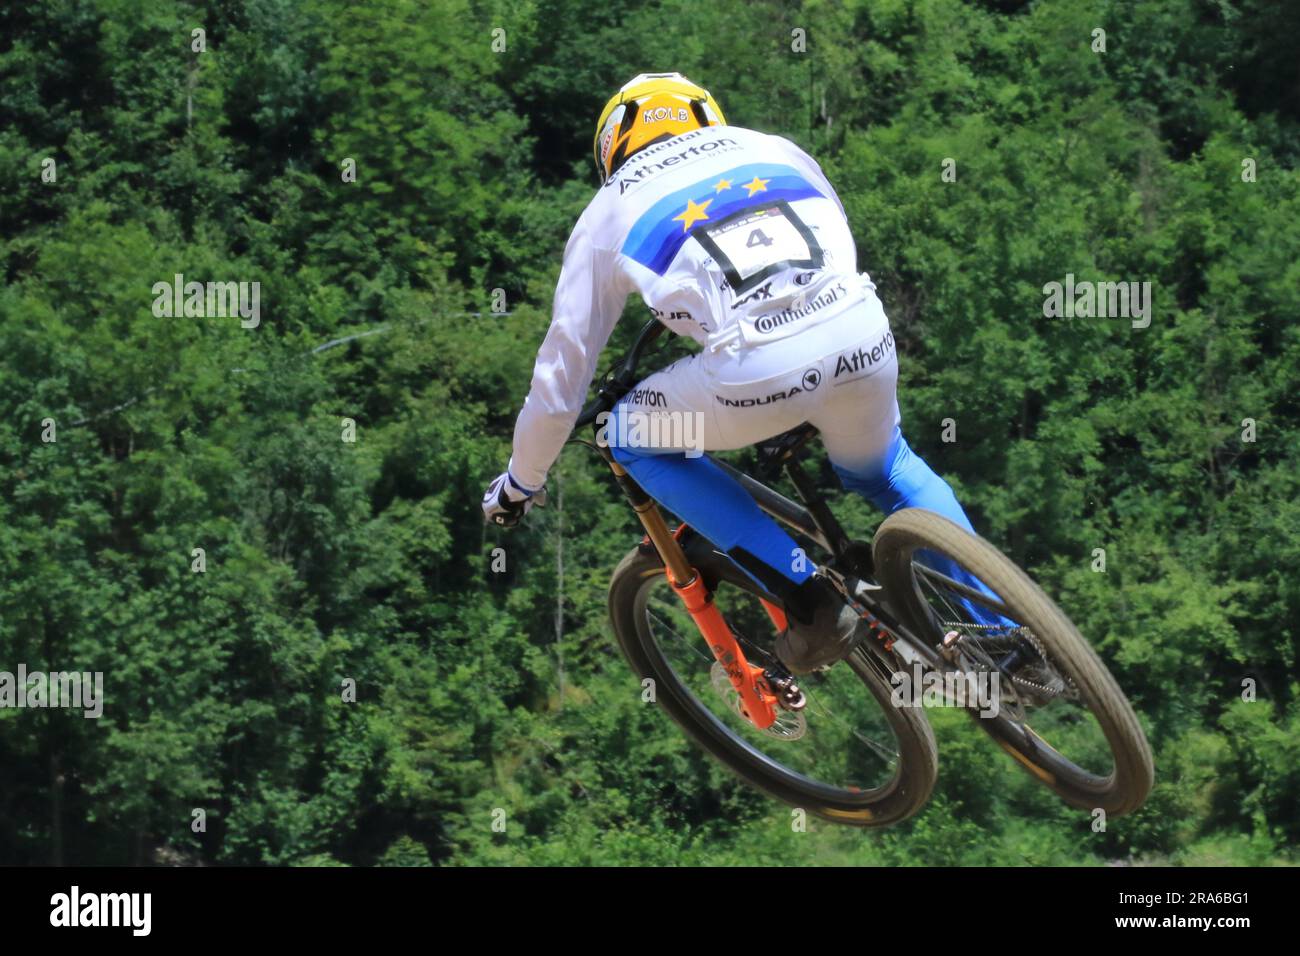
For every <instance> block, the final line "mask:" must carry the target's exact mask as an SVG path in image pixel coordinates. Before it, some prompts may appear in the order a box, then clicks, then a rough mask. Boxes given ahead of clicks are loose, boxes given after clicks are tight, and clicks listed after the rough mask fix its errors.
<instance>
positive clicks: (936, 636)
mask: <svg viewBox="0 0 1300 956" xmlns="http://www.w3.org/2000/svg"><path fill="white" fill-rule="evenodd" d="M872 552H873V556H874V560H875V568H876V573H877V576H878V579H879V582H880V584H882V585H883V586H884V588H885V593H886V595H887V596H888V599H889V602H890V604H891V606H892V607H893V608H894V610H895V612H896V613H897V614H898V615H899V617H900V618H901V619H902V621H903V623H904V624H905V625H907V627H909V628H910V629H912V631H913V632H914V633H915V634H916V635H917V636H918V638H920V639H921V640H924V641H926V642H927V643H929V644H930V646H931V647H932V648H933V649H934V650H935V651H936V652H937V653H938V654H939V655H941V656H944V655H946V657H945V665H946V667H947V668H948V670H949V672H951V673H952V674H954V675H964V674H970V675H972V676H976V677H978V675H979V674H980V673H983V674H985V675H986V676H987V677H989V678H992V677H993V676H994V675H995V674H996V680H992V681H989V682H990V683H993V684H994V686H996V687H997V688H998V694H997V698H998V706H997V708H985V709H986V710H990V711H991V710H994V709H996V714H994V715H992V716H984V717H981V716H980V715H979V714H978V713H977V711H976V709H975V708H971V709H970V710H969V711H968V712H969V713H971V715H972V716H973V717H975V718H976V720H977V722H978V723H979V725H980V726H981V727H982V728H983V729H984V730H985V731H987V732H988V733H989V735H990V736H992V737H993V739H994V741H996V742H997V744H998V745H999V746H1001V747H1002V748H1003V749H1004V750H1006V751H1007V752H1008V753H1009V754H1011V756H1013V757H1014V758H1015V759H1016V760H1017V761H1018V762H1019V763H1020V764H1021V766H1023V767H1024V768H1025V769H1026V770H1027V771H1029V773H1031V774H1032V775H1033V776H1034V777H1036V778H1037V779H1038V780H1040V781H1041V782H1042V783H1043V784H1045V785H1046V786H1047V787H1049V788H1050V789H1051V790H1053V791H1054V792H1055V793H1056V794H1057V795H1059V796H1060V797H1061V798H1062V799H1063V800H1064V801H1065V802H1066V803H1069V804H1070V805H1072V806H1076V807H1080V808H1082V809H1088V810H1095V809H1101V810H1104V811H1105V812H1106V813H1108V814H1113V815H1119V814H1122V813H1129V812H1131V811H1133V810H1136V809H1137V808H1138V807H1140V806H1141V805H1142V804H1143V802H1144V801H1145V800H1146V798H1147V795H1148V794H1149V793H1150V791H1151V787H1152V784H1153V782H1154V770H1153V764H1152V758H1151V748H1150V745H1149V744H1148V743H1147V739H1146V735H1145V734H1143V732H1142V728H1141V726H1140V725H1139V724H1138V720H1137V716H1136V714H1134V712H1133V708H1132V707H1131V706H1130V705H1129V702H1128V699H1127V698H1126V697H1125V696H1124V693H1123V691H1121V690H1120V688H1119V685H1118V684H1117V683H1116V682H1115V678H1114V677H1112V676H1111V674H1110V672H1109V671H1108V670H1107V669H1106V666H1105V665H1104V664H1103V663H1102V662H1101V660H1100V659H1099V658H1098V657H1097V655H1096V653H1095V652H1094V651H1093V650H1092V648H1091V647H1090V646H1089V645H1088V643H1087V641H1085V640H1084V638H1083V636H1082V635H1081V634H1080V633H1079V631H1078V629H1077V628H1076V627H1075V626H1074V624H1073V623H1072V622H1071V621H1070V619H1069V618H1068V617H1066V615H1065V614H1064V612H1062V611H1061V609H1060V608H1058V607H1057V606H1056V604H1055V603H1054V602H1053V601H1052V600H1051V599H1050V598H1049V597H1048V596H1047V595H1046V594H1045V593H1043V591H1042V589H1041V588H1039V587H1038V585H1037V584H1035V583H1034V582H1033V581H1032V580H1031V579H1030V578H1029V576H1028V575H1027V574H1025V573H1024V572H1023V571H1022V570H1020V568H1018V567H1017V566H1016V565H1015V563H1014V562H1012V561H1011V560H1010V559H1009V558H1007V557H1006V555H1004V554H1002V552H1001V551H999V550H998V549H997V548H995V547H993V545H991V544H989V543H988V542H987V541H985V540H984V539H982V538H979V537H977V536H975V535H972V534H970V533H969V532H967V531H966V530H965V529H963V528H961V527H959V526H958V525H956V524H954V523H953V522H951V521H949V520H948V519H947V518H944V517H942V516H940V515H938V514H935V513H934V512H931V511H925V510H922V509H919V508H909V509H904V510H902V511H898V512H895V513H894V514H892V515H890V516H889V517H888V518H886V519H885V521H884V522H883V523H882V524H881V525H880V528H879V529H878V530H877V531H876V536H875V539H874V541H873V543H872ZM936 555H938V556H941V559H940V560H942V558H947V559H948V560H949V561H951V562H953V563H955V564H956V565H957V566H959V567H960V568H961V569H963V570H964V571H966V572H967V573H968V574H970V575H973V576H974V577H975V578H976V579H977V580H978V581H979V582H981V583H983V584H984V586H985V587H986V588H987V589H988V591H990V592H992V593H991V595H986V594H981V593H980V592H979V591H978V589H975V590H972V589H971V588H970V587H969V586H966V587H965V588H963V587H962V586H961V585H962V582H961V581H956V580H955V579H953V578H952V577H951V576H950V575H948V574H943V573H940V572H938V571H936V570H935V563H936V562H935V560H934V557H935V556H936ZM946 567H947V568H948V569H949V570H951V565H948V566H946ZM998 615H1001V617H1003V618H1005V619H1009V620H1010V622H1011V623H1012V624H1013V625H1015V626H1013V627H1010V628H1008V627H1005V626H1002V624H1001V622H999V623H997V624H990V623H987V622H988V620H989V619H990V617H996V616H998ZM1031 721H1032V723H1033V726H1032V727H1031V726H1030V723H1031ZM1049 740H1050V741H1052V742H1051V743H1049ZM1066 752H1068V753H1069V756H1067V755H1066Z"/></svg>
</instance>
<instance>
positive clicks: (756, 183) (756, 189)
mask: <svg viewBox="0 0 1300 956" xmlns="http://www.w3.org/2000/svg"><path fill="white" fill-rule="evenodd" d="M771 181H772V180H770V179H759V178H758V177H757V176H755V177H754V178H753V179H751V180H750V181H749V182H747V183H745V185H744V187H743V188H744V189H748V190H749V194H750V195H751V196H752V195H754V193H765V192H767V184H768V183H770V182H771Z"/></svg>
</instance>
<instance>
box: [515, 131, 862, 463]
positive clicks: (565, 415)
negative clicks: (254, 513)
mask: <svg viewBox="0 0 1300 956" xmlns="http://www.w3.org/2000/svg"><path fill="white" fill-rule="evenodd" d="M633 292H637V293H640V295H641V298H642V299H643V300H644V301H645V304H646V305H647V306H649V308H650V311H651V312H652V313H653V314H654V315H655V316H656V317H657V318H658V319H659V320H660V321H662V322H663V323H664V324H665V325H666V326H668V328H669V329H671V330H672V331H673V332H676V333H678V334H679V335H687V336H690V337H691V338H693V339H694V340H695V341H697V342H699V343H700V344H701V345H703V346H705V347H706V348H710V349H728V350H734V349H747V348H749V347H751V346H753V345H759V344H765V343H768V342H772V341H777V340H780V339H782V338H785V337H787V336H790V335H795V334H798V333H799V332H801V331H803V330H805V329H807V328H810V327H812V326H814V325H817V324H820V323H821V322H822V321H824V320H826V319H829V318H832V317H833V316H836V315H839V314H840V313H842V312H843V311H844V310H845V309H847V308H850V307H852V306H854V305H856V304H859V303H861V302H862V300H863V291H862V285H861V282H860V280H859V277H858V273H857V253H856V250H855V248H854V245H853V238H852V236H851V235H850V234H849V228H848V223H847V220H846V218H845V215H844V207H843V206H842V205H841V203H840V200H839V197H838V196H836V195H835V190H834V189H832V188H831V185H830V183H829V182H828V181H827V180H826V177H825V176H824V175H823V174H822V171H821V167H820V166H818V165H817V162H816V161H815V160H814V159H813V158H812V157H811V156H809V155H808V154H807V153H805V152H804V151H803V150H801V149H800V148H799V147H798V146H796V145H795V144H794V143H792V142H790V141H789V140H787V139H783V138H782V137H780V136H772V135H769V134H766V133H759V132H755V131H754V130H748V129H742V128H740V127H736V126H712V127H707V128H704V129H698V130H692V131H690V132H688V133H683V134H682V135H681V136H677V137H674V138H673V139H670V140H666V141H664V142H662V143H657V144H655V145H653V146H649V147H647V148H645V149H643V150H641V151H640V152H638V153H637V154H636V155H634V156H633V157H632V158H631V159H629V160H628V161H627V162H626V163H624V164H623V166H621V167H620V168H619V169H618V170H617V171H616V172H615V173H614V175H613V176H611V177H610V178H609V180H608V182H606V183H605V185H604V186H603V187H602V188H601V190H600V192H599V193H597V194H596V196H595V198H594V199H592V201H591V203H590V204H588V206H587V208H586V209H585V210H584V211H583V213H582V215H581V217H579V219H578V223H577V225H576V226H575V227H574V229H573V234H572V235H571V236H570V237H569V242H568V245H567V246H566V247H565V250H564V265H563V268H562V270H561V272H560V280H559V283H558V285H557V286H556V290H555V302H554V307H553V312H552V319H551V327H550V330H549V331H548V332H547V335H546V339H545V341H543V343H542V347H541V350H540V351H539V353H538V356H537V364H536V366H535V367H534V370H533V379H532V385H531V388H530V390H529V393H528V398H527V400H526V401H525V403H524V407H523V411H521V412H520V414H519V419H518V421H517V423H516V425H515V435H514V455H513V457H512V458H511V461H510V472H511V474H512V475H513V476H514V477H515V480H516V481H518V482H519V483H520V484H521V485H523V486H524V487H526V488H531V489H537V488H540V487H541V486H542V485H543V484H544V483H545V480H546V473H547V471H548V470H549V469H550V467H551V465H552V464H553V463H554V461H555V459H556V458H557V457H558V456H559V453H560V451H561V449H562V448H563V446H564V442H565V440H566V439H567V438H568V436H569V433H570V432H571V431H572V429H573V423H574V421H575V420H576V419H577V417H578V413H579V411H581V409H582V405H583V403H584V400H585V397H586V394H587V389H588V387H589V386H590V385H591V380H592V378H593V377H594V374H595V369H596V362H597V359H598V357H599V355H600V352H601V350H602V349H603V348H604V347H605V343H606V341H607V340H608V339H609V336H610V333H611V332H612V331H613V328H614V323H615V322H617V321H618V317H619V316H620V315H621V314H622V311H623V306H624V304H625V303H626V300H627V297H628V296H629V295H630V294H632V293H633Z"/></svg>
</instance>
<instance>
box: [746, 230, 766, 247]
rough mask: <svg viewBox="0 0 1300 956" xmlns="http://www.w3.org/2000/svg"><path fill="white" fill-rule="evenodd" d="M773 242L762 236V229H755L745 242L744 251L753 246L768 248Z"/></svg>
mask: <svg viewBox="0 0 1300 956" xmlns="http://www.w3.org/2000/svg"><path fill="white" fill-rule="evenodd" d="M772 242H773V240H771V239H769V238H768V237H767V236H766V235H764V234H763V230H762V229H755V230H754V231H753V232H751V233H750V234H749V239H747V240H746V241H745V248H746V249H753V248H754V247H755V246H770V245H771V244H772Z"/></svg>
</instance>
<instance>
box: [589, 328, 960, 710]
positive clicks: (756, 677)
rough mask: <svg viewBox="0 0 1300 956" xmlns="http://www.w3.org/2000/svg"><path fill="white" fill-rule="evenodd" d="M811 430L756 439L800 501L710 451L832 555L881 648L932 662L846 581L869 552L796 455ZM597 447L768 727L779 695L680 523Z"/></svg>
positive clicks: (860, 572)
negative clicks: (719, 603) (749, 652)
mask: <svg viewBox="0 0 1300 956" xmlns="http://www.w3.org/2000/svg"><path fill="white" fill-rule="evenodd" d="M663 329H664V326H663V325H662V324H661V323H660V322H659V321H658V320H657V319H652V320H651V321H650V322H649V323H647V324H646V325H645V326H644V327H643V328H642V329H641V332H640V334H639V335H638V337H637V340H636V342H635V344H634V345H633V347H632V349H631V351H630V352H629V353H628V355H627V357H626V358H625V359H624V360H623V361H622V362H621V363H620V364H619V365H618V366H617V367H616V368H615V370H613V371H612V372H611V374H610V375H609V376H607V378H606V380H605V381H604V383H602V385H601V386H600V388H599V389H598V393H597V397H596V398H595V399H594V400H593V401H592V403H591V404H590V405H588V407H587V408H586V409H584V411H583V413H582V415H581V416H580V417H579V418H578V421H577V424H576V426H575V427H581V426H583V425H588V424H593V423H596V421H597V418H598V416H599V415H600V414H601V413H602V412H609V411H612V409H613V407H614V405H615V404H617V402H618V401H619V400H620V399H621V398H622V397H623V395H625V394H626V393H627V391H628V390H630V389H631V388H632V386H633V385H635V384H636V382H637V381H638V380H639V374H638V372H637V365H638V364H639V362H640V359H641V355H642V353H643V352H644V350H645V348H646V347H647V346H648V345H649V344H650V342H652V341H653V340H654V339H655V338H657V337H658V335H659V334H660V333H661V332H662V331H663ZM816 434H817V429H816V428H814V427H813V426H812V425H809V424H806V423H805V424H804V425H801V426H799V427H798V428H795V429H793V430H791V431H789V432H786V433H785V434H783V435H779V436H777V437H776V438H774V439H772V440H771V441H770V442H767V443H764V444H763V445H760V446H759V456H760V469H761V470H764V471H768V470H772V471H774V470H776V469H779V468H783V469H784V470H785V472H786V474H787V475H788V476H789V477H790V480H791V482H792V483H793V484H794V487H795V489H796V491H797V492H798V493H799V497H800V498H802V499H803V502H804V503H803V504H800V503H798V502H796V501H792V500H791V499H789V498H787V497H786V496H785V495H782V494H780V493H779V492H777V491H774V490H773V489H771V488H769V487H768V486H767V485H765V484H763V483H762V482H760V481H758V480H757V479H755V478H753V477H751V476H750V475H747V474H745V473H744V472H742V471H739V470H737V469H736V468H733V467H732V466H731V465H728V464H727V463H726V462H722V461H718V460H717V459H716V458H712V456H709V457H710V458H712V460H713V461H714V462H715V463H716V464H717V465H718V466H719V467H720V468H722V469H723V470H724V471H725V472H727V474H729V475H731V477H732V478H734V479H735V480H736V481H737V482H739V483H740V485H741V487H743V488H744V489H745V490H746V491H747V492H748V493H749V494H750V495H751V496H752V497H753V498H754V500H755V502H757V504H758V506H759V507H760V508H761V509H762V510H763V511H765V512H766V513H767V514H769V515H771V516H772V517H773V518H775V519H776V520H777V521H780V522H781V523H782V524H785V525H786V526H787V527H789V528H790V529H791V530H793V531H795V532H796V533H798V534H801V535H803V536H804V537H805V538H806V539H808V540H809V541H811V542H812V543H814V544H816V545H817V546H818V547H820V548H822V549H823V550H825V551H827V552H829V553H830V554H831V555H832V561H831V562H830V563H829V566H827V567H821V568H819V570H820V571H821V572H823V573H826V574H827V576H828V577H830V579H831V582H832V584H834V585H835V586H836V588H837V589H838V590H839V591H840V592H841V593H842V594H843V595H844V597H845V599H846V600H847V601H849V602H850V603H851V604H852V605H853V606H854V608H855V609H856V610H857V612H858V613H859V615H861V616H862V617H863V618H865V619H866V620H867V623H868V625H869V626H870V628H871V631H872V633H873V634H874V635H875V637H876V638H877V641H878V642H879V646H880V648H881V650H883V652H884V653H886V654H889V653H890V652H895V653H897V654H898V656H900V657H902V658H903V659H904V660H906V661H909V662H910V661H911V660H914V659H916V658H917V657H919V658H921V659H924V660H925V661H926V663H928V664H930V665H931V666H937V665H938V663H939V661H938V660H937V659H936V658H937V655H935V653H934V651H933V650H932V649H931V648H928V647H927V646H926V645H925V644H923V643H922V642H920V641H917V640H916V639H915V638H914V637H913V636H912V635H911V634H909V633H908V632H907V630H906V629H905V628H904V627H903V626H902V625H901V624H899V623H898V621H897V620H895V619H894V617H893V615H892V614H890V613H889V611H888V610H887V609H886V608H884V607H883V605H882V604H881V603H880V602H879V601H877V600H876V599H875V598H874V597H873V596H872V592H871V590H870V589H871V588H874V585H868V590H866V591H865V593H864V592H863V591H862V590H860V589H859V588H857V587H854V586H853V585H852V583H851V582H855V581H861V582H868V581H869V580H870V578H871V577H872V570H871V552H870V549H869V548H868V547H866V546H865V545H862V544H859V543H856V542H853V541H852V540H850V539H849V537H848V535H847V534H845V532H844V529H843V528H842V527H841V525H840V523H839V521H838V520H837V519H836V518H835V516H834V515H833V514H832V513H831V511H830V508H829V507H828V506H827V504H826V500H825V498H823V497H822V495H821V492H820V491H819V489H818V488H817V486H816V484H815V483H814V482H813V480H812V479H811V478H810V477H809V476H808V474H807V472H805V471H804V470H803V468H802V466H801V465H800V464H799V461H798V460H797V458H796V455H797V453H798V451H799V449H801V448H802V447H803V446H804V445H805V444H806V443H807V442H808V441H809V440H810V439H811V438H813V437H814V436H816ZM597 450H598V451H599V452H600V454H601V457H603V458H604V459H605V462H606V463H607V464H608V465H609V468H610V470H611V471H612V472H613V475H614V479H615V481H617V482H618V484H619V487H620V488H621V489H622V490H623V494H624V496H625V497H626V498H627V500H628V503H629V504H630V505H631V506H632V510H633V511H634V512H635V513H636V515H637V518H638V519H639V520H640V522H641V526H642V527H643V528H644V529H645V533H646V537H647V539H648V540H649V542H650V543H651V544H652V545H654V548H655V550H656V551H657V552H658V553H659V557H660V558H661V559H662V560H663V562H664V572H665V574H666V575H667V577H668V581H669V583H670V584H671V585H672V587H673V591H674V592H675V593H676V594H677V596H678V598H680V599H681V601H682V603H683V605H685V607H686V610H687V613H689V614H690V616H691V619H692V620H693V621H694V622H695V625H696V626H697V627H698V628H699V630H700V633H701V635H702V636H703V637H704V640H705V643H706V644H707V645H708V647H709V650H710V652H711V653H712V654H713V657H714V659H715V660H717V661H718V662H719V663H720V664H721V665H722V667H723V669H724V670H725V672H726V674H727V678H728V679H729V680H730V681H731V685H732V687H734V688H735V689H736V692H737V693H738V694H739V695H740V700H741V713H742V715H743V716H744V717H745V718H746V719H748V720H749V721H750V722H751V723H753V724H754V726H755V727H758V728H759V729H760V730H763V729H766V728H768V727H770V726H771V725H772V724H773V723H775V721H776V719H777V717H778V715H779V712H780V705H779V702H778V695H777V693H776V692H775V691H774V689H773V687H772V685H771V682H770V680H769V677H768V674H767V672H766V671H765V670H764V669H763V668H762V667H759V666H758V665H756V664H752V663H750V662H749V661H748V659H747V658H746V657H745V652H744V650H743V649H742V648H741V646H740V643H739V642H738V641H737V640H736V636H735V635H734V634H733V633H732V632H731V628H730V627H728V626H727V623H726V621H725V620H724V619H723V617H722V613H721V612H720V611H719V610H718V608H717V607H716V606H715V605H714V603H713V597H712V594H711V593H710V591H709V589H708V587H707V586H706V584H705V582H704V579H703V577H702V575H701V574H700V573H699V571H698V570H696V568H694V567H693V566H692V565H691V563H690V560H689V559H688V557H687V555H686V552H685V550H683V548H682V545H681V538H682V535H683V534H684V533H685V531H686V525H681V526H679V527H678V528H677V529H676V530H675V531H672V530H669V528H668V525H667V523H666V522H665V520H664V517H663V514H662V513H661V512H660V510H659V507H658V505H657V504H656V503H655V501H654V499H653V498H651V497H650V496H649V495H648V494H647V493H646V491H645V490H644V489H643V488H642V487H641V486H640V485H638V484H637V483H636V481H635V480H634V479H633V478H632V476H631V475H630V474H628V472H627V469H625V468H624V467H623V466H622V465H620V464H619V463H618V461H616V460H615V458H614V455H613V452H612V451H611V450H610V448H609V447H608V446H607V445H601V444H599V443H598V444H597ZM837 566H838V567H837ZM954 583H955V582H954ZM753 591H754V594H755V596H757V597H758V599H759V600H760V601H761V602H762V604H763V607H764V609H765V610H766V611H767V614H768V617H769V618H770V619H771V621H772V625H773V627H775V628H776V630H777V632H778V633H780V632H781V631H784V630H785V628H786V624H787V622H786V617H785V612H784V611H783V610H782V609H781V607H780V606H779V605H778V604H777V603H776V601H775V599H774V597H773V596H772V595H767V594H763V593H761V592H760V591H759V590H758V589H757V587H755V588H754V589H753ZM900 644H901V645H902V647H901V648H900V647H899V645H900ZM909 651H910V652H911V653H909ZM914 655H915V656H914Z"/></svg>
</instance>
